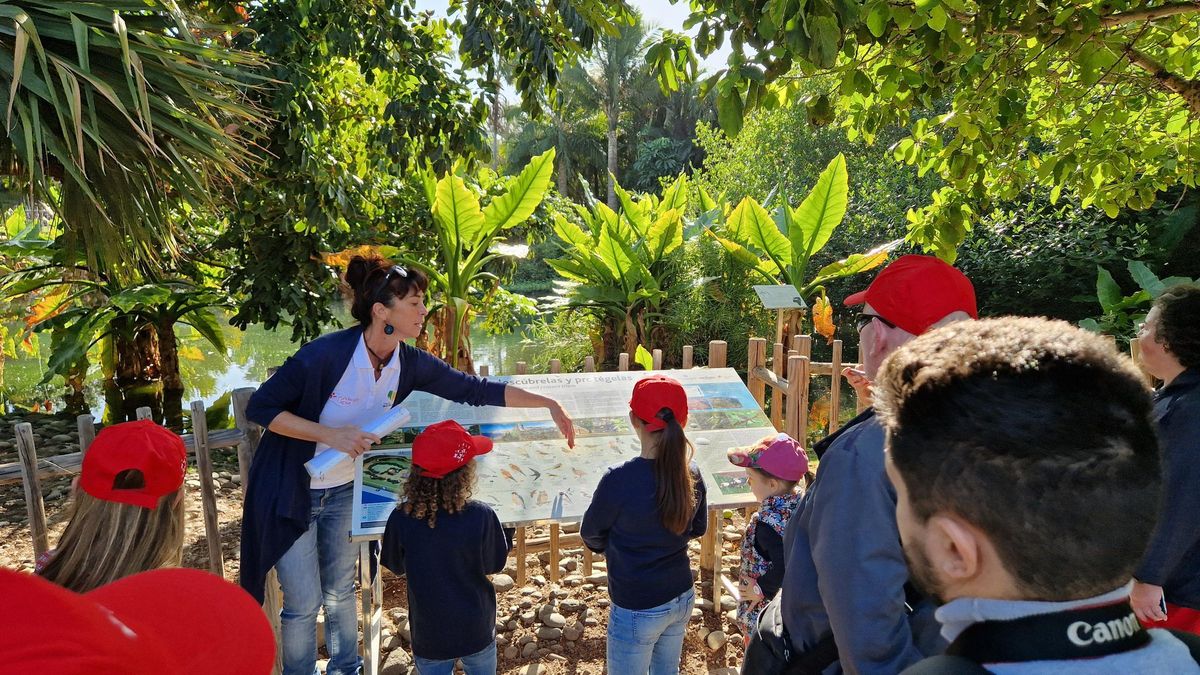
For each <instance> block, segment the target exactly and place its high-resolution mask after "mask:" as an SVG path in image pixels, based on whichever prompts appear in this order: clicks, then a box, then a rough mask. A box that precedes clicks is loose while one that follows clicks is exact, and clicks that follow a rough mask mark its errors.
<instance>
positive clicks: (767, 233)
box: [707, 154, 900, 304]
mask: <svg viewBox="0 0 1200 675" xmlns="http://www.w3.org/2000/svg"><path fill="white" fill-rule="evenodd" d="M848 182H849V177H848V175H847V173H846V158H845V157H844V156H843V155H841V154H839V155H838V156H837V157H834V158H833V160H831V161H830V162H829V165H828V166H827V167H826V168H825V170H824V171H822V172H821V175H820V176H819V177H818V178H817V182H816V185H814V186H813V189H812V191H811V192H810V193H809V194H808V196H807V197H805V198H804V200H803V201H802V202H801V203H800V205H799V206H798V207H796V208H792V207H791V205H790V204H788V201H787V199H786V197H784V198H782V199H781V200H780V204H779V207H778V208H777V209H776V210H775V213H774V214H771V213H769V212H768V211H767V210H766V209H765V208H763V207H762V206H761V205H759V203H758V202H757V201H756V200H755V199H754V198H753V197H743V198H742V200H741V202H739V203H738V205H737V207H735V208H734V209H733V210H732V211H731V212H729V214H728V216H727V217H726V218H725V219H724V225H723V227H719V228H709V229H708V230H707V231H708V233H709V234H711V235H712V236H713V237H714V238H715V239H716V240H717V241H718V242H720V243H721V245H722V246H724V247H725V249H726V250H727V251H729V253H730V254H731V255H732V256H733V258H734V259H736V260H738V261H740V262H743V263H745V264H748V265H749V266H750V269H751V271H752V272H753V273H754V274H756V275H758V276H759V277H760V278H761V281H762V283H766V284H774V283H788V284H791V285H793V286H795V287H796V289H797V290H799V291H800V295H801V297H803V298H804V299H805V301H807V302H809V304H813V302H814V300H815V299H816V298H817V297H825V288H824V285H825V284H827V283H829V282H831V281H833V280H835V279H840V278H842V277H847V276H852V275H855V274H859V273H861V272H866V271H868V270H872V269H874V268H876V267H878V266H880V265H882V264H883V263H884V262H885V261H886V260H887V257H888V253H889V252H890V251H891V250H893V249H894V248H896V246H897V245H899V243H900V242H899V241H893V242H888V243H886V244H883V245H880V246H877V247H875V248H873V249H871V250H869V251H866V252H864V253H854V254H851V255H849V256H847V257H846V258H844V259H842V260H838V261H835V262H832V263H830V264H828V265H825V266H824V267H822V268H821V269H820V270H818V271H817V273H816V274H815V275H813V276H812V277H811V278H810V277H809V275H808V269H809V262H810V261H811V260H812V257H813V256H814V255H815V254H817V253H819V252H820V251H821V249H823V248H825V246H826V244H828V243H829V240H830V238H831V237H832V236H833V233H834V231H835V230H836V229H837V228H838V226H839V225H841V222H842V219H843V218H844V217H845V215H846V207H847V195H848V192H849V187H848ZM768 201H769V200H768ZM718 209H719V212H720V213H725V212H726V211H727V210H728V206H727V205H726V206H722V207H718ZM722 235H724V236H722Z"/></svg>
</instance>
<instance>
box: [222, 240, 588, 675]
mask: <svg viewBox="0 0 1200 675" xmlns="http://www.w3.org/2000/svg"><path fill="white" fill-rule="evenodd" d="M345 282H346V285H347V286H348V287H349V290H350V294H351V298H352V301H351V310H350V313H351V315H352V316H353V317H354V318H355V319H357V320H358V322H359V325H358V326H355V327H353V328H348V329H345V330H341V331H338V332H335V333H330V334H328V335H324V336H322V337H320V338H318V339H316V340H314V341H312V342H310V343H308V344H306V345H304V346H303V347H301V348H300V350H299V351H297V352H296V354H295V355H293V356H292V357H291V358H289V359H288V360H287V362H285V363H284V365H283V366H282V367H281V368H280V369H279V370H278V372H276V373H275V375H273V376H272V377H271V378H270V379H268V380H267V381H266V382H264V383H263V385H262V386H261V387H260V388H259V389H258V391H257V392H255V394H254V396H252V397H251V398H250V403H249V405H248V406H247V409H246V415H247V417H249V418H250V419H252V420H254V421H255V422H257V423H258V424H260V425H262V426H264V427H266V428H267V433H265V434H264V435H263V438H262V441H261V442H260V443H259V446H258V450H257V451H256V452H255V456H254V464H253V466H251V468H250V479H249V484H248V486H247V492H246V501H245V506H244V510H243V517H242V545H241V556H242V557H241V561H242V567H241V584H242V586H243V587H244V588H245V589H246V590H247V591H249V592H250V594H251V595H253V596H254V597H255V598H257V599H258V600H259V601H260V602H261V601H262V599H263V590H264V588H263V587H264V582H265V578H266V574H267V571H268V570H270V569H271V568H272V567H274V568H275V570H276V572H277V574H278V576H279V584H280V586H281V587H282V589H283V611H282V613H281V623H282V635H281V639H282V649H283V672H284V675H313V673H315V672H316V658H317V644H316V637H315V636H316V620H317V610H318V609H320V608H321V607H322V606H323V607H324V609H325V631H326V641H325V644H326V646H327V648H328V649H329V665H328V669H327V671H326V672H327V673H328V675H351V674H353V673H357V672H358V670H359V668H360V666H361V659H359V656H358V617H357V614H356V612H355V598H354V568H355V561H356V558H357V556H356V552H357V547H355V546H353V545H351V543H350V540H349V536H348V533H349V532H350V527H351V522H350V521H351V505H352V504H351V502H352V498H353V479H354V466H353V462H343V463H342V464H341V465H340V467H339V468H338V469H337V470H334V471H331V472H327V473H326V474H325V475H324V476H323V479H322V480H320V481H317V480H315V479H310V477H309V475H308V473H307V471H305V469H304V463H305V462H306V461H308V460H310V459H312V458H313V457H314V456H315V455H316V454H317V453H320V452H322V451H324V450H326V449H329V448H333V449H335V450H340V451H341V452H344V453H346V454H347V455H349V456H350V457H358V456H359V455H361V454H362V453H363V452H364V451H366V450H367V449H369V448H370V447H371V444H373V443H376V442H378V441H379V437H377V436H375V435H374V434H370V433H367V432H365V431H363V430H362V428H361V427H362V426H363V425H365V424H366V423H368V422H370V421H371V420H373V419H375V418H376V417H378V416H379V415H380V414H382V413H383V412H385V411H387V410H388V409H389V408H391V407H392V406H393V405H395V404H397V403H399V402H400V401H402V400H404V398H405V397H407V396H408V395H409V393H411V392H412V391H413V390H421V391H427V392H429V393H432V394H437V395H438V396H441V397H443V398H446V399H449V400H452V401H457V402H459V403H467V404H470V405H506V406H513V407H521V408H541V407H544V408H549V409H550V414H551V416H552V417H553V419H554V422H555V424H557V425H558V428H559V429H560V430H561V431H562V433H563V435H564V436H566V438H567V443H568V445H571V446H573V445H574V441H575V438H574V435H575V433H574V427H573V426H572V424H571V418H570V417H569V416H568V415H567V413H566V412H565V411H564V410H563V408H562V406H561V405H559V404H558V403H557V402H556V401H554V400H552V399H550V398H547V397H545V396H540V395H537V394H533V393H531V392H528V391H525V390H523V389H519V388H517V387H512V386H506V385H504V384H502V383H498V382H489V381H487V380H485V379H480V378H476V377H472V376H468V375H465V374H463V373H460V372H458V371H456V370H454V369H452V368H450V367H449V366H447V365H446V364H445V363H443V362H442V361H441V360H439V359H437V358H436V357H434V356H433V355H431V354H429V353H428V352H425V351H422V350H420V349H417V348H415V347H412V346H410V345H408V344H406V343H405V342H404V340H406V339H410V338H415V337H416V336H417V335H418V334H420V332H421V331H422V330H423V328H424V323H425V315H426V309H425V302H424V295H425V289H426V287H427V285H428V282H427V280H426V278H425V276H424V275H423V274H421V273H420V272H419V271H417V270H407V269H405V268H403V267H400V266H398V265H392V264H390V263H388V262H387V261H385V260H383V259H381V258H370V259H368V258H363V257H362V256H355V257H354V258H352V259H351V260H350V264H349V265H348V266H347V267H346V276H345Z"/></svg>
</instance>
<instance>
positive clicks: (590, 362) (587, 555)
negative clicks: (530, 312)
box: [583, 356, 596, 577]
mask: <svg viewBox="0 0 1200 675" xmlns="http://www.w3.org/2000/svg"><path fill="white" fill-rule="evenodd" d="M583 372H585V373H594V372H596V357H594V356H589V357H587V358H585V359H584V360H583ZM593 559H594V554H593V553H592V549H590V548H588V547H587V546H584V547H583V575H584V576H588V577H590V576H592V561H593Z"/></svg>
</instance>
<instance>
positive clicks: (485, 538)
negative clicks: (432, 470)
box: [380, 501, 512, 661]
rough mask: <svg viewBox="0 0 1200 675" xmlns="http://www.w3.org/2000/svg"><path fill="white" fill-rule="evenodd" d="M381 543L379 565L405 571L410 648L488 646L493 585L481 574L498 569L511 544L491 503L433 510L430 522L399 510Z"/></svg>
mask: <svg viewBox="0 0 1200 675" xmlns="http://www.w3.org/2000/svg"><path fill="white" fill-rule="evenodd" d="M382 548H383V554H382V556H381V558H380V562H381V563H383V566H384V567H386V568H388V569H389V570H391V571H392V572H394V573H395V574H405V575H407V577H408V584H407V588H408V612H409V618H410V621H411V627H412V650H413V654H415V655H416V656H419V657H421V658H423V659H431V660H439V661H440V660H443V659H457V658H461V657H463V656H470V655H471V654H474V653H475V652H477V651H479V650H481V649H483V648H484V647H487V646H488V645H490V644H492V641H494V640H495V639H496V589H495V587H493V586H492V582H491V581H489V580H488V578H487V575H489V574H496V573H497V572H499V571H501V570H503V569H504V563H505V562H507V560H508V551H509V549H511V548H512V542H511V541H510V540H509V535H508V532H506V531H505V530H504V528H503V527H502V526H501V525H500V519H499V518H498V517H497V516H496V512H495V511H493V510H492V508H491V507H490V506H488V505H487V504H484V503H483V502H477V501H469V502H467V505H466V507H464V508H463V510H462V511H459V512H458V513H447V512H445V511H439V512H438V515H437V522H436V527H429V523H428V521H426V520H425V519H424V518H415V517H413V516H410V515H408V514H407V513H405V512H404V510H403V509H400V508H397V509H396V510H395V511H392V515H391V517H390V518H388V523H387V530H386V531H385V532H384V533H383V545H382Z"/></svg>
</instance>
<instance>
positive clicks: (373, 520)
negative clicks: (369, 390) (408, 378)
mask: <svg viewBox="0 0 1200 675" xmlns="http://www.w3.org/2000/svg"><path fill="white" fill-rule="evenodd" d="M657 372H659V373H662V374H665V375H668V376H670V377H673V378H675V379H676V380H679V382H680V383H681V384H683V386H684V388H685V389H686V390H687V393H688V408H689V415H688V425H687V435H688V438H689V439H691V441H692V443H693V444H694V445H695V448H696V454H695V458H694V459H695V462H696V464H697V465H698V466H699V467H700V470H701V472H702V473H703V474H704V480H705V484H706V486H707V488H708V503H709V505H710V506H714V507H734V506H748V505H752V504H754V503H755V500H754V497H753V496H752V495H751V494H750V489H749V487H748V486H747V485H746V481H745V472H744V470H742V469H739V468H737V467H734V466H733V465H731V464H730V463H729V461H728V460H727V459H726V451H727V450H728V449H729V448H731V447H734V446H739V445H748V444H750V443H753V442H754V441H756V440H758V439H759V438H761V437H762V436H765V435H767V434H770V433H774V432H775V429H774V428H773V427H772V426H771V422H770V420H769V419H768V418H767V416H766V415H765V414H764V413H763V411H762V409H761V408H759V407H758V403H757V402H756V401H755V400H754V397H753V396H752V395H751V394H750V392H749V391H748V390H747V389H746V386H745V385H744V384H742V381H741V379H740V378H739V377H738V375H737V373H736V372H735V371H734V370H733V369H732V368H717V369H701V368H697V369H691V370H668V371H657ZM650 374H651V373H649V372H646V371H628V372H615V373H612V372H610V373H563V374H554V375H514V376H510V377H497V378H492V379H495V380H499V381H503V382H510V383H512V384H514V385H517V386H520V387H522V388H525V389H529V390H531V391H535V392H537V393H539V394H544V395H546V396H550V397H553V398H555V399H557V400H558V401H560V402H561V403H562V405H563V407H565V408H566V409H567V412H569V413H570V415H571V417H572V418H573V419H574V420H575V429H576V438H575V447H574V448H568V447H567V444H566V442H565V441H564V440H563V439H562V436H561V435H560V434H559V432H558V429H557V428H556V427H555V426H554V423H553V422H552V421H551V420H550V417H549V414H548V413H547V411H546V410H545V409H542V408H498V407H491V406H484V407H472V406H467V405H463V404H459V403H453V402H450V401H447V400H445V399H442V398H439V397H437V396H433V395H430V394H426V393H424V392H414V393H413V394H412V395H411V396H409V397H408V398H407V399H405V400H404V403H403V405H404V406H405V407H406V408H408V410H409V411H411V413H412V421H411V422H410V423H409V424H410V426H407V427H405V428H403V429H399V430H397V431H396V432H395V433H393V434H391V435H389V436H388V437H387V438H385V439H384V442H383V443H382V444H381V446H380V449H377V450H372V451H370V452H368V453H366V454H364V455H363V456H362V457H361V458H359V460H358V462H357V468H356V470H355V481H354V490H355V497H356V499H355V503H354V529H353V532H352V534H353V535H355V536H364V535H366V536H370V535H376V536H377V535H380V534H382V533H383V528H384V526H385V525H386V523H387V518H388V516H389V515H390V514H391V511H392V508H393V507H394V505H395V501H396V494H397V491H398V490H399V489H400V488H401V487H402V486H403V483H404V479H405V478H407V476H408V470H409V466H410V462H411V454H412V453H411V450H410V449H409V446H410V444H411V443H412V439H413V437H415V436H416V434H417V433H419V432H420V430H421V429H423V428H425V427H426V426H428V425H430V424H433V423H435V422H439V421H441V420H444V419H453V420H456V421H458V423H459V424H462V425H463V426H464V427H467V430H468V431H470V432H471V433H473V434H483V435H486V436H489V437H490V438H492V440H493V441H495V444H496V445H495V448H494V449H493V450H492V452H491V453H489V454H487V455H484V456H482V457H479V458H478V459H476V460H475V461H476V463H477V469H476V476H477V478H478V486H477V488H476V490H475V493H474V498H475V499H478V500H480V501H483V502H486V503H488V504H490V505H491V506H492V508H494V509H495V510H496V512H497V513H498V514H499V515H500V520H501V521H503V522H504V523H505V524H506V525H514V526H515V525H527V524H530V523H534V522H539V521H554V522H571V521H577V520H579V519H580V518H582V517H583V513H584V511H585V510H586V509H587V506H588V503H589V501H590V500H591V497H592V491H593V490H595V488H596V484H597V483H598V482H599V481H600V477H601V476H603V475H604V472H605V470H606V469H607V468H608V467H609V466H612V465H614V464H619V463H621V462H624V461H626V460H628V459H631V458H633V457H636V456H637V454H638V452H639V450H638V445H637V438H636V436H634V434H633V430H632V428H631V427H630V425H629V397H630V394H631V393H632V391H633V384H634V383H635V382H637V381H638V380H640V379H642V378H644V377H647V376H649V375H650Z"/></svg>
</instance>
